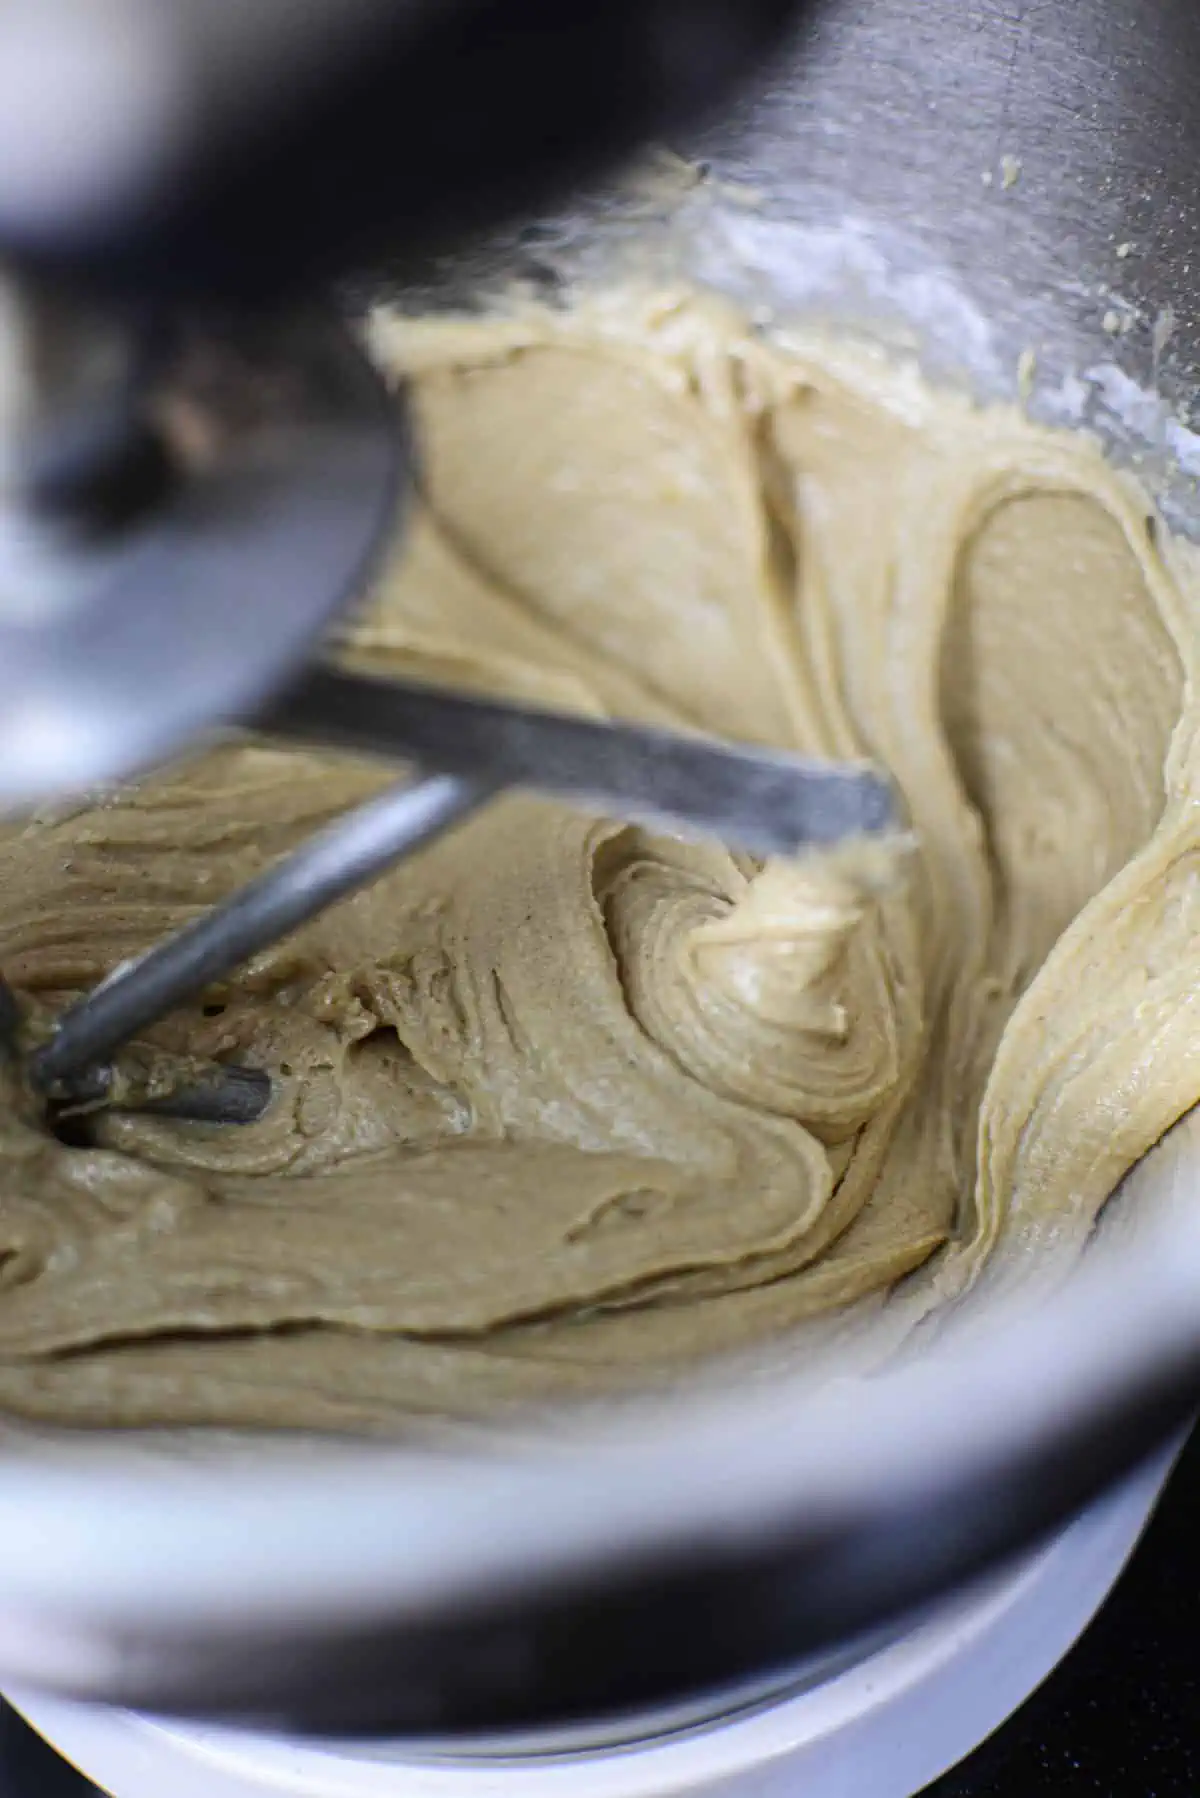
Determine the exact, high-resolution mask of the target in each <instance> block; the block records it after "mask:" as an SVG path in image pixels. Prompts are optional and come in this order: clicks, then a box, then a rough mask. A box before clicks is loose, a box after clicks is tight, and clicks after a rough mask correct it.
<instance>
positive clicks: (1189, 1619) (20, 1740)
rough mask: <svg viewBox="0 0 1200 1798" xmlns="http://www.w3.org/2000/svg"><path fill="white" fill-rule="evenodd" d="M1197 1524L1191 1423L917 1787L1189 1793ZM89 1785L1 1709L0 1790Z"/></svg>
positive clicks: (979, 1794)
mask: <svg viewBox="0 0 1200 1798" xmlns="http://www.w3.org/2000/svg"><path fill="white" fill-rule="evenodd" d="M1198 1524H1200V1433H1198V1434H1197V1435H1196V1436H1194V1437H1193V1439H1192V1442H1191V1444H1190V1446H1189V1448H1188V1450H1187V1452H1186V1454H1185V1455H1184V1458H1183V1460H1182V1462H1181V1463H1180V1466H1179V1469H1178V1471H1177V1472H1176V1474H1175V1477H1174V1479H1173V1481H1172V1483H1171V1486H1170V1488H1169V1490H1168V1492H1167V1495H1166V1497H1165V1498H1164V1500H1163V1502H1162V1505H1161V1506H1160V1508H1159V1511H1158V1514H1157V1516H1156V1517H1155V1520H1154V1522H1153V1523H1152V1524H1151V1526H1150V1530H1149V1533H1148V1534H1147V1536H1146V1538H1145V1540H1144V1542H1143V1543H1142V1546H1141V1548H1140V1549H1139V1550H1138V1552H1137V1555H1136V1556H1135V1557H1134V1560H1133V1562H1132V1564H1131V1565H1130V1567H1129V1569H1128V1571H1127V1572H1126V1574H1125V1576H1124V1578H1123V1579H1122V1581H1121V1583H1120V1585H1119V1586H1118V1587H1117V1590H1116V1591H1115V1593H1114V1594H1113V1596H1112V1598H1111V1599H1110V1600H1109V1602H1108V1604H1107V1605H1106V1606H1105V1608H1104V1610H1103V1611H1102V1612H1101V1614H1100V1616H1099V1618H1098V1619H1097V1621H1096V1622H1095V1623H1094V1624H1093V1625H1092V1627H1091V1629H1090V1630H1089V1631H1088V1633H1087V1635H1086V1636H1085V1637H1084V1638H1083V1641H1082V1642H1081V1643H1080V1644H1079V1646H1078V1647H1077V1648H1076V1649H1075V1651H1074V1653H1073V1654H1071V1655H1070V1657H1069V1658H1068V1659H1067V1661H1066V1662H1065V1663H1064V1664H1063V1666H1062V1667H1060V1668H1059V1670H1058V1672H1057V1673H1055V1674H1054V1676H1053V1677H1052V1678H1051V1679H1050V1680H1049V1681H1048V1682H1047V1684H1046V1685H1045V1686H1043V1688H1042V1690H1041V1691H1040V1692H1039V1693H1038V1694H1037V1695H1036V1696H1035V1697H1034V1698H1033V1699H1031V1700H1030V1702H1029V1703H1028V1704H1027V1705H1026V1706H1025V1708H1024V1710H1022V1711H1020V1712H1019V1713H1018V1715H1017V1716H1016V1717H1014V1718H1013V1720H1012V1722H1010V1723H1008V1724H1006V1725H1005V1727H1004V1728H1003V1729H1002V1730H1001V1731H1000V1732H999V1734H998V1735H996V1736H994V1737H993V1738H992V1740H991V1741H990V1742H989V1743H988V1744H987V1746H986V1747H984V1748H983V1749H981V1751H980V1752H979V1753H978V1754H977V1755H975V1756H974V1757H973V1759H972V1760H970V1761H968V1762H966V1763H965V1765H964V1766H962V1767H961V1768H960V1769H959V1770H958V1771H957V1772H956V1773H952V1774H950V1775H949V1776H948V1777H947V1778H946V1779H943V1780H939V1782H938V1783H937V1785H936V1786H931V1787H930V1788H929V1791H928V1793H927V1794H926V1795H925V1798H1041V1795H1042V1794H1043V1793H1044V1794H1046V1798H1051V1795H1053V1798H1085V1794H1087V1795H1088V1798H1097V1794H1099V1795H1100V1798H1197V1795H1198V1794H1200V1649H1197V1647H1196V1634H1197V1633H1200V1631H1197V1626H1195V1625H1194V1624H1193V1619H1194V1618H1196V1617H1197V1616H1200V1602H1198V1601H1200V1528H1198V1527H1197V1525H1198ZM93 1794H94V1788H93V1787H91V1786H89V1785H87V1784H85V1782H84V1781H83V1780H81V1779H80V1778H79V1776H78V1775H77V1774H75V1773H73V1772H72V1771H71V1770H70V1768H68V1767H67V1766H65V1765H64V1763H63V1762H62V1761H60V1760H59V1759H58V1757H57V1756H56V1755H54V1754H52V1753H51V1752H50V1750H49V1749H48V1748H46V1747H45V1746H44V1745H43V1744H42V1743H41V1742H40V1741H39V1740H38V1739H37V1737H35V1736H34V1735H33V1734H32V1733H31V1732H30V1731H29V1730H28V1729H26V1728H25V1726H24V1724H23V1723H21V1721H20V1720H19V1719H18V1718H17V1717H15V1716H14V1715H13V1714H12V1712H11V1711H0V1798H92V1795H93ZM164 1798H168V1795H167V1794H165V1793H164Z"/></svg>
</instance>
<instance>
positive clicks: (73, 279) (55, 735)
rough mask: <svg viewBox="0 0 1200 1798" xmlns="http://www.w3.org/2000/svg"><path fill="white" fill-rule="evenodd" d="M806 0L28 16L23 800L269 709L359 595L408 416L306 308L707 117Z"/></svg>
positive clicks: (16, 287) (1, 259) (10, 75)
mask: <svg viewBox="0 0 1200 1798" xmlns="http://www.w3.org/2000/svg"><path fill="white" fill-rule="evenodd" d="M790 11H791V6H790V4H789V0H749V3H746V0H743V3H742V4H737V5H735V4H731V3H730V0H702V3H699V4H697V3H695V0H688V3H686V4H684V3H682V0H650V3H646V0H638V3H636V4H635V3H634V0H607V3H605V0H588V3H586V4H583V3H581V4H576V5H572V6H570V7H563V6H561V5H559V4H557V0H454V3H453V4H446V3H445V0H440V3H436V0H432V3H431V0H303V3H302V4H300V5H296V4H294V0H255V3H254V4H252V5H247V6H242V7H232V8H230V7H212V6H211V5H208V4H206V3H205V0H170V3H168V4H166V5H164V4H161V3H160V0H11V4H9V5H6V6H5V8H4V9H3V14H2V16H0V267H3V266H7V268H8V269H9V271H10V279H9V283H8V286H7V290H6V292H5V294H4V303H3V304H0V489H2V495H3V498H2V503H0V668H2V669H3V684H2V686H0V805H4V806H8V807H12V806H19V805H24V804H28V803H30V802H36V801H39V800H42V799H44V798H46V797H47V796H49V795H52V794H56V793H62V792H64V791H67V792H71V791H78V790H80V789H86V788H89V787H94V786H96V785H99V784H103V783H107V782H110V781H113V780H115V779H119V778H121V777H124V776H128V775H129V774H130V773H132V772H134V771H136V770H138V769H140V768H143V767H145V766H147V765H149V764H151V763H153V762H155V761H157V760H160V759H162V758H163V757H165V756H167V755H169V754H170V753H171V752H172V751H174V750H177V749H178V748H181V747H183V746H185V745H187V744H189V743H191V742H192V741H193V740H195V739H196V738H197V737H199V736H200V735H201V734H202V733H203V732H204V731H205V730H206V729H211V728H213V727H216V726H219V725H221V724H224V723H227V722H229V721H231V720H235V719H241V718H245V717H247V716H248V715H252V714H253V713H254V712H255V711H256V710H257V709H258V708H259V707H261V705H262V704H263V703H264V702H265V701H266V699H267V698H268V697H269V696H271V695H272V694H274V693H276V692H278V691H280V690H281V688H283V687H284V686H285V685H286V684H287V682H288V681H289V679H290V678H292V677H294V676H295V674H296V673H297V671H298V669H299V666H300V665H301V663H302V662H303V661H304V660H305V659H306V657H307V655H308V654H309V653H311V651H312V649H313V646H314V645H315V644H316V642H317V640H318V639H319V637H320V635H321V634H322V632H323V631H324V629H325V627H326V626H327V625H328V624H329V622H330V620H331V619H332V618H333V616H334V615H335V614H336V613H337V612H338V611H339V610H340V609H341V608H342V607H343V606H345V605H346V604H347V603H348V602H349V600H350V599H352V598H353V596H354V595H355V594H357V593H358V592H360V591H361V589H362V586H363V582H364V579H365V576H366V573H367V571H368V569H369V567H370V565H371V561H372V558H373V555H374V552H375V550H376V548H377V546H378V545H379V543H380V542H381V540H382V538H383V536H384V534H385V532H386V528H387V526H388V525H389V523H390V522H391V519H392V516H393V513H394V511H395V507H396V502H397V497H398V496H399V495H400V494H402V492H403V491H404V489H405V486H406V475H405V467H406V462H407V455H406V447H405V445H404V443H403V441H402V429H401V425H400V418H399V412H398V410H397V408H396V407H395V406H394V405H391V404H389V403H388V401H387V399H386V397H385V395H384V393H383V391H382V388H381V385H380V383H379V382H378V381H377V380H376V379H375V377H374V376H373V375H372V374H371V373H370V371H369V369H368V367H367V365H366V364H365V361H364V360H363V358H362V357H361V356H360V355H359V354H358V352H357V350H356V349H355V347H354V346H353V344H352V342H351V341H350V338H349V335H348V333H347V332H346V331H345V329H344V328H343V327H342V326H341V325H340V324H339V323H338V322H337V320H336V318H335V317H334V316H333V313H332V311H330V312H329V313H327V314H326V315H325V316H322V315H321V314H320V313H319V312H317V311H315V310H314V309H313V306H312V302H311V296H312V295H313V294H314V293H318V292H320V290H321V288H322V286H323V284H325V283H326V282H328V281H329V280H330V279H332V278H335V277H341V276H345V275H348V274H350V273H352V272H353V271H354V270H355V269H357V268H360V267H361V266H363V264H364V263H370V262H371V261H372V260H374V261H376V262H378V260H379V259H380V258H382V257H390V258H391V259H392V260H393V261H395V260H396V259H399V260H400V261H402V262H403V261H405V260H408V261H409V262H411V261H412V260H413V259H414V258H416V257H418V256H421V255H426V256H427V255H428V254H429V253H431V251H433V250H435V249H436V248H438V247H439V246H441V245H443V244H445V243H446V242H447V241H453V240H456V239H458V238H459V237H461V236H462V235H463V234H464V233H465V232H467V231H469V230H470V229H471V228H473V227H475V226H478V225H483V224H490V223H492V222H493V221H494V220H495V219H497V218H499V217H501V216H504V215H506V214H511V213H512V212H513V211H514V209H519V208H520V207H522V206H523V205H524V204H526V203H528V202H531V201H532V200H534V199H537V198H541V197H543V196H544V195H545V194H547V193H549V192H553V191H554V189H555V187H556V186H559V185H562V184H563V183H568V184H569V183H570V181H571V180H572V179H573V178H575V177H576V176H578V175H580V174H582V173H585V172H587V171H590V170H592V169H593V168H595V167H597V166H604V164H605V163H606V162H607V161H609V160H610V159H611V158H612V157H614V156H615V155H618V154H620V153H621V152H622V151H625V150H628V149H629V148H631V147H632V146H633V145H635V144H637V143H639V142H641V141H643V140H644V139H645V138H646V137H648V136H650V135H652V134H653V133H654V132H655V131H656V130H659V129H661V128H666V127H669V126H670V125H671V124H672V123H673V122H674V121H675V120H677V119H679V118H681V117H690V116H691V115H692V114H694V113H695V112H696V111H697V110H701V111H702V110H703V109H704V108H705V107H708V106H711V105H712V104H713V102H714V101H715V100H718V99H720V98H721V97H722V96H723V95H725V94H726V93H727V92H728V90H729V88H730V86H731V84H732V83H734V82H735V81H736V78H737V76H738V74H739V73H740V72H742V71H744V70H745V69H746V68H747V67H748V66H749V65H750V64H752V63H753V62H755V61H756V60H757V59H758V58H759V57H760V56H761V54H762V53H763V51H764V49H765V48H766V47H767V46H768V45H769V44H770V43H771V42H772V41H773V39H774V37H775V35H776V33H777V31H778V28H779V25H780V23H781V22H782V21H783V20H784V19H785V18H786V17H787V16H789V14H790Z"/></svg>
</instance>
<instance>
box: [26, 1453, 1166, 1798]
mask: <svg viewBox="0 0 1200 1798" xmlns="http://www.w3.org/2000/svg"><path fill="white" fill-rule="evenodd" d="M1176 1452H1177V1451H1176V1449H1174V1448H1173V1449H1172V1450H1171V1452H1170V1454H1168V1455H1164V1456H1161V1457H1160V1458H1159V1459H1158V1460H1156V1461H1155V1462H1154V1463H1153V1464H1152V1465H1151V1466H1149V1467H1148V1468H1146V1469H1145V1470H1144V1471H1143V1472H1142V1473H1140V1474H1139V1475H1138V1476H1137V1477H1136V1478H1135V1479H1133V1480H1131V1481H1130V1482H1128V1484H1126V1485H1125V1486H1123V1487H1122V1488H1121V1489H1120V1490H1119V1491H1118V1492H1116V1493H1115V1494H1113V1495H1112V1496H1111V1497H1110V1498H1107V1499H1105V1500H1104V1501H1103V1502H1102V1503H1100V1504H1098V1505H1096V1506H1094V1507H1093V1509H1092V1510H1090V1511H1088V1512H1087V1513H1085V1515H1084V1516H1082V1517H1080V1518H1079V1519H1078V1520H1077V1521H1076V1522H1075V1523H1073V1524H1072V1525H1071V1526H1070V1528H1069V1529H1067V1530H1065V1531H1064V1532H1063V1534H1062V1535H1061V1536H1059V1537H1058V1538H1057V1539H1056V1540H1055V1541H1054V1542H1053V1543H1052V1544H1051V1546H1050V1547H1049V1548H1047V1549H1045V1550H1044V1551H1043V1552H1042V1553H1041V1554H1039V1555H1037V1556H1035V1557H1034V1558H1033V1559H1032V1560H1030V1561H1028V1562H1026V1563H1025V1564H1024V1565H1023V1566H1022V1567H1021V1568H1020V1569H1019V1570H1018V1571H1017V1572H1016V1573H1014V1574H1010V1575H1008V1576H1007V1577H1006V1578H1004V1579H1002V1580H999V1581H995V1582H992V1583H991V1584H990V1585H988V1586H987V1587H986V1588H984V1589H982V1590H980V1591H977V1592H975V1593H974V1594H972V1595H971V1596H969V1597H967V1598H964V1599H961V1600H959V1601H958V1602H957V1603H955V1604H953V1605H951V1606H949V1607H947V1608H946V1609H945V1610H943V1611H942V1612H941V1613H939V1615H938V1616H936V1617H935V1618H933V1619H931V1620H930V1621H929V1622H927V1623H925V1624H924V1625H922V1626H921V1627H920V1628H919V1629H917V1630H915V1631H914V1632H913V1633H912V1634H910V1635H909V1636H907V1637H906V1638H905V1639H904V1640H902V1641H900V1642H897V1643H894V1644H892V1645H891V1646H890V1647H887V1648H884V1649H883V1650H881V1651H880V1652H879V1653H877V1654H875V1655H873V1656H871V1657H870V1658H869V1659H867V1660H865V1661H863V1662H861V1663H860V1664H859V1665H857V1666H855V1667H852V1668H851V1669H849V1670H848V1671H847V1672H844V1673H842V1674H840V1675H839V1676H838V1677H837V1678H835V1679H832V1680H829V1681H827V1682H826V1683H825V1684H824V1685H822V1686H820V1687H818V1688H816V1689H815V1690H811V1691H805V1692H803V1693H801V1694H798V1695H797V1696H795V1697H793V1698H790V1699H784V1700H783V1701H781V1702H779V1703H777V1704H774V1705H771V1706H770V1707H769V1708H766V1709H763V1710H761V1711H758V1712H756V1713H753V1714H750V1715H746V1716H741V1717H738V1718H735V1719H732V1720H729V1721H725V1722H720V1723H715V1724H712V1725H710V1726H707V1727H705V1728H701V1729H694V1730H691V1731H688V1732H687V1733H684V1734H681V1735H677V1736H672V1737H669V1738H662V1739H659V1740H655V1741H650V1742H646V1743H644V1744H640V1745H636V1746H633V1747H629V1748H623V1749H619V1750H613V1751H608V1752H604V1753H595V1754H577V1755H570V1756H565V1755H564V1756H558V1757H554V1758H545V1759H537V1758H530V1757H528V1756H525V1757H521V1758H520V1759H512V1760H507V1761H505V1760H497V1759H489V1760H482V1759H474V1760H472V1761H464V1760H459V1761H451V1760H442V1759H439V1760H422V1761H418V1760H414V1759H412V1758H411V1757H406V1756H405V1755H404V1754H403V1753H401V1752H399V1751H391V1750H387V1749H384V1748H372V1749H369V1750H360V1751H354V1750H351V1749H344V1750H341V1751H339V1752H333V1751H330V1750H323V1749H318V1748H312V1747H309V1746H307V1745H300V1744H296V1743H291V1742H284V1741H280V1740H277V1739H273V1738H268V1737H263V1736H251V1735H239V1734H237V1733H234V1732H229V1731H223V1730H212V1729H192V1728H185V1727H182V1726H178V1725H174V1724H164V1723H159V1722H156V1721H153V1720H151V1719H149V1718H146V1717H141V1716H136V1715H133V1714H131V1713H128V1712H122V1711H112V1710H104V1709H97V1708H89V1707H86V1706H79V1705H72V1704H64V1703H61V1702H59V1701H57V1700H51V1699H48V1698H44V1697H42V1696H40V1695H36V1694H30V1693H24V1692H15V1693H9V1694H8V1695H7V1696H8V1697H9V1700H10V1702H11V1703H12V1704H13V1705H14V1706H15V1707H16V1708H17V1709H18V1710H19V1711H21V1712H22V1713H23V1714H24V1716H25V1717H26V1718H27V1719H28V1720H29V1722H30V1723H31V1724H32V1725H33V1727H34V1728H35V1729H36V1730H38V1731H39V1732H40V1733H41V1734H42V1735H43V1736H45V1737H46V1739H47V1740H48V1741H50V1742H51V1743H52V1744H53V1745H54V1747H55V1748H57V1749H58V1751H59V1752H60V1753H61V1754H63V1755H65V1756H66V1758H67V1759H68V1760H70V1761H73V1762H74V1763H75V1765H76V1766H77V1767H79V1768H80V1769H81V1771H83V1772H84V1773H85V1774H87V1776H88V1777H89V1778H90V1779H92V1780H94V1781H95V1782H96V1783H97V1784H99V1785H100V1786H102V1787H103V1788H104V1789H105V1790H106V1791H108V1792H110V1793H112V1794H114V1798H163V1794H164V1793H166V1792H169V1793H170V1794H171V1798H299V1795H301V1794H303V1798H385V1795H386V1798H668V1795H670V1794H680V1795H682V1794H687V1795H689V1798H795V1794H796V1793H797V1792H798V1791H803V1793H804V1794H805V1798H860V1795H861V1794H862V1793H863V1792H870V1793H871V1795H872V1798H912V1795H913V1794H914V1793H917V1792H919V1791H920V1790H921V1789H922V1788H923V1787H924V1786H926V1785H928V1784H929V1783H930V1782H931V1781H932V1780H934V1779H936V1778H938V1777H939V1775H940V1774H942V1773H944V1772H946V1771H947V1770H948V1769H949V1768H950V1767H952V1766H954V1765H955V1764H956V1763H957V1762H958V1761H960V1760H962V1759H963V1758H964V1757H965V1756H966V1755H968V1754H970V1753H971V1751H972V1750H973V1749H974V1748H976V1747H977V1746H978V1745H979V1743H980V1742H982V1741H983V1740H984V1739H985V1737H987V1736H988V1735H990V1734H991V1733H992V1731H993V1730H995V1729H996V1728H998V1726H999V1725H1000V1724H1001V1723H1002V1722H1004V1720H1005V1719H1006V1718H1007V1717H1009V1716H1010V1715H1011V1714H1012V1712H1013V1711H1014V1710H1016V1709H1017V1708H1018V1706H1019V1705H1021V1704H1022V1703H1023V1702H1024V1700H1025V1699H1026V1698H1028V1697H1029V1695H1030V1694H1031V1693H1032V1692H1033V1691H1034V1690H1035V1689H1036V1688H1037V1687H1038V1686H1039V1685H1040V1684H1041V1682H1042V1681H1043V1680H1044V1679H1045V1677H1046V1676H1047V1674H1048V1673H1050V1672H1051V1671H1052V1669H1053V1668H1054V1667H1055V1666H1056V1665H1057V1663H1058V1662H1059V1661H1060V1660H1061V1659H1062V1657H1063V1656H1064V1655H1065V1654H1066V1652H1067V1650H1068V1649H1069V1648H1070V1647H1071V1645H1072V1644H1073V1643H1074V1641H1075V1640H1076V1638H1077V1637H1078V1636H1079V1634H1080V1633H1081V1632H1082V1630H1083V1629H1084V1628H1085V1627H1086V1626H1087V1624H1088V1623H1089V1622H1090V1621H1091V1619H1092V1617H1093V1616H1094V1615H1095V1613H1096V1611H1097V1610H1098V1609H1099V1607H1100V1605H1101V1604H1102V1603H1103V1601H1104V1599H1105V1598H1106V1597H1107V1595H1108V1593H1109V1591H1110V1590H1111V1588H1112V1586H1113V1585H1114V1583H1115V1582H1116V1580H1117V1578H1118V1576H1119V1575H1120V1573H1121V1570H1122V1568H1123V1567H1124V1565H1125V1563H1126V1561H1127V1560H1128V1558H1129V1556H1130V1554H1131V1553H1132V1551H1133V1549H1134V1548H1135V1547H1136V1545H1137V1542H1138V1540H1139V1538H1140V1536H1141V1534H1142V1531H1143V1529H1144V1528H1145V1525H1146V1523H1147V1521H1148V1520H1149V1517H1150V1515H1151V1513H1152V1511H1153V1509H1154V1506H1155V1503H1156V1502H1157V1499H1158V1497H1159V1494H1160V1492H1161V1491H1162V1488H1163V1486H1164V1485H1165V1483H1166V1480H1167V1477H1168V1475H1169V1473H1170V1470H1171V1467H1172V1465H1173V1462H1174V1457H1175V1453H1176Z"/></svg>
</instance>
